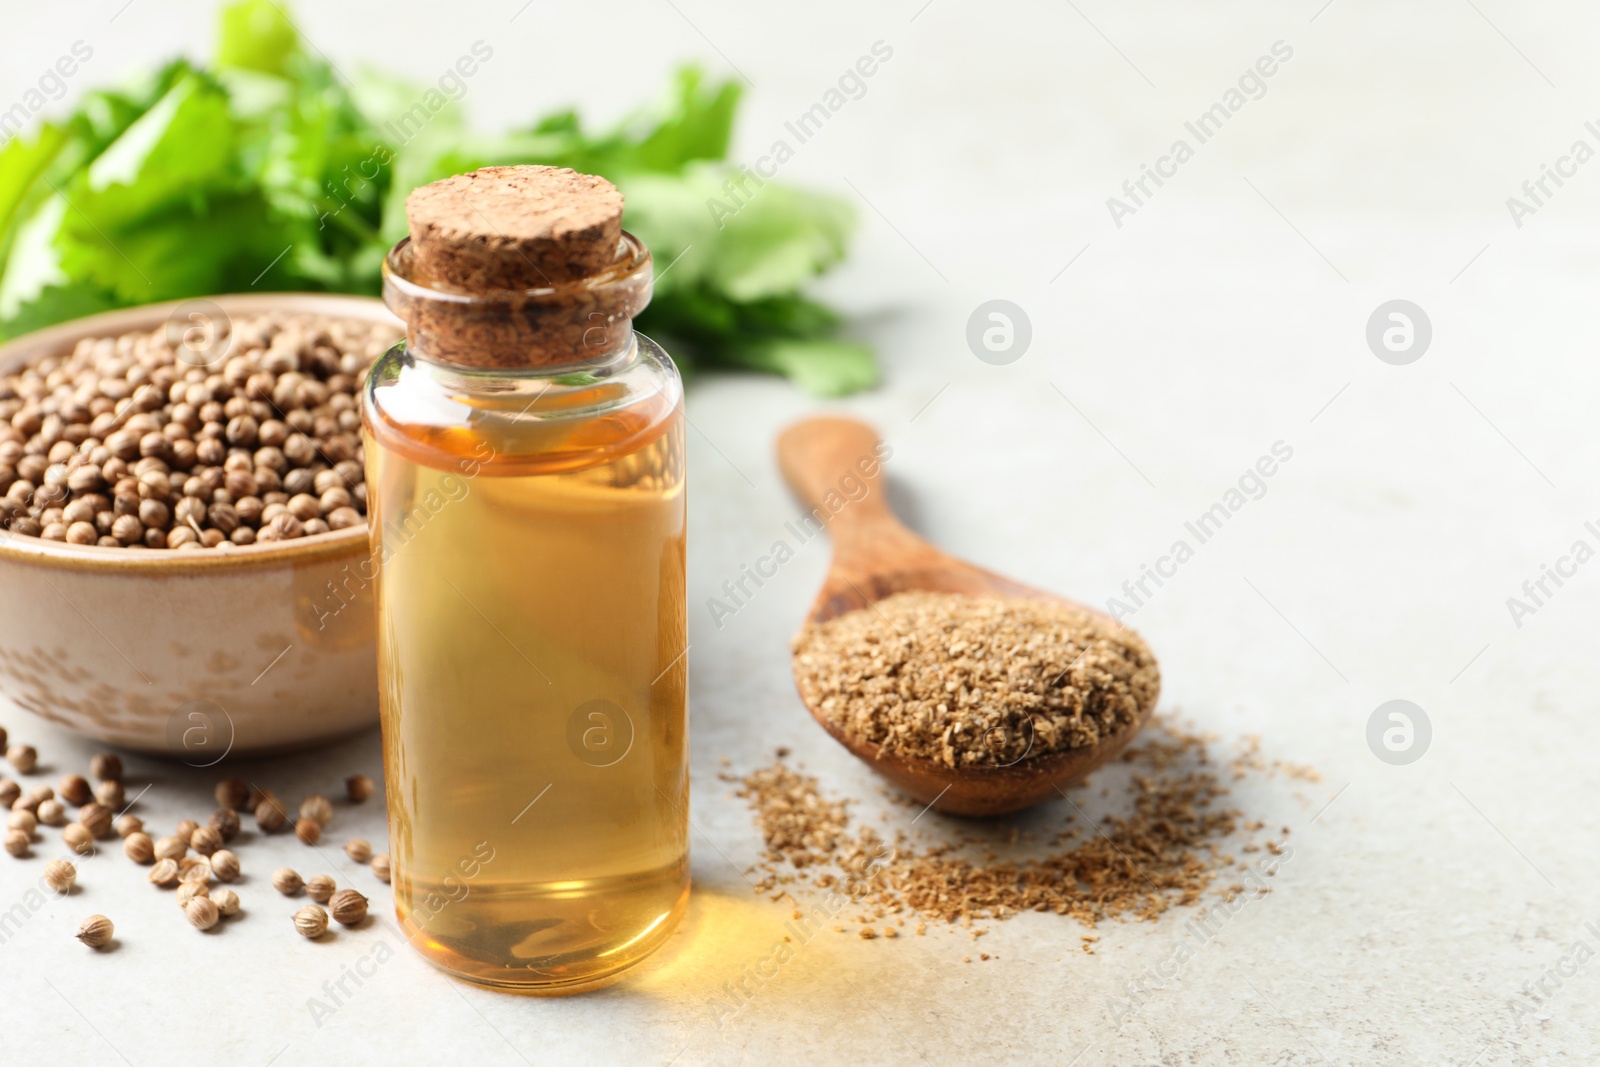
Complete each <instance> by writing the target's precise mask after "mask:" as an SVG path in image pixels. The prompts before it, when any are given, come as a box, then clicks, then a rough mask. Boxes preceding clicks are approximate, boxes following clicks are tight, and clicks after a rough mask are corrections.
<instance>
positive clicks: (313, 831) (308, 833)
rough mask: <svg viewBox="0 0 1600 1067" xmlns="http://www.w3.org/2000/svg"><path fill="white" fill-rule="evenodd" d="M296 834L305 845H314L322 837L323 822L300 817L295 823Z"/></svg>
mask: <svg viewBox="0 0 1600 1067" xmlns="http://www.w3.org/2000/svg"><path fill="white" fill-rule="evenodd" d="M294 836H296V837H298V838H299V839H300V843H301V844H303V845H314V844H316V843H317V842H318V841H320V840H321V839H322V824H321V823H319V822H317V820H315V819H299V820H297V821H296V822H295V824H294Z"/></svg>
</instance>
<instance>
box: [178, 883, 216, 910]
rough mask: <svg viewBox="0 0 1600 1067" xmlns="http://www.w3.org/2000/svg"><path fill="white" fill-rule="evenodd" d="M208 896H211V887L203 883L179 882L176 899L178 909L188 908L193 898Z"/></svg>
mask: <svg viewBox="0 0 1600 1067" xmlns="http://www.w3.org/2000/svg"><path fill="white" fill-rule="evenodd" d="M210 895H211V887H210V886H208V885H206V884H205V883H203V882H179V883H178V892H177V898H178V907H180V908H186V907H188V906H189V901H191V900H193V899H194V898H195V897H204V896H210Z"/></svg>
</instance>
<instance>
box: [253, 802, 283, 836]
mask: <svg viewBox="0 0 1600 1067" xmlns="http://www.w3.org/2000/svg"><path fill="white" fill-rule="evenodd" d="M255 811H256V826H257V827H259V828H260V830H261V832H262V833H264V834H271V833H276V832H277V831H279V830H282V829H283V827H284V824H285V823H287V822H288V821H289V816H288V813H287V812H285V811H284V810H283V805H281V804H279V803H278V801H277V800H276V799H275V798H273V797H267V798H266V799H265V800H263V801H262V802H261V803H260V804H257V805H256V809H255Z"/></svg>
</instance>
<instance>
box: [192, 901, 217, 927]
mask: <svg viewBox="0 0 1600 1067" xmlns="http://www.w3.org/2000/svg"><path fill="white" fill-rule="evenodd" d="M183 913H184V914H185V915H187V916H188V917H189V923H190V925H192V926H193V927H194V928H195V929H196V930H209V929H211V928H212V927H213V926H215V925H217V920H218V919H219V918H221V917H222V916H221V913H220V912H219V911H217V905H216V904H215V903H213V902H212V900H211V898H209V897H195V898H194V899H193V900H191V901H189V903H188V904H187V905H186V906H185V907H184V909H183Z"/></svg>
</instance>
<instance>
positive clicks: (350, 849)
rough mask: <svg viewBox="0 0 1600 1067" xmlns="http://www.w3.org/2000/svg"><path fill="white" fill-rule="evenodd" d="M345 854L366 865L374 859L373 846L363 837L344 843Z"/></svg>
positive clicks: (353, 838)
mask: <svg viewBox="0 0 1600 1067" xmlns="http://www.w3.org/2000/svg"><path fill="white" fill-rule="evenodd" d="M344 854H345V855H346V856H349V857H350V858H351V859H353V860H355V861H356V862H357V863H366V862H367V861H368V860H370V859H372V845H371V844H369V843H368V842H367V840H366V839H365V838H362V837H352V838H351V839H350V840H348V841H346V842H345V843H344Z"/></svg>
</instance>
